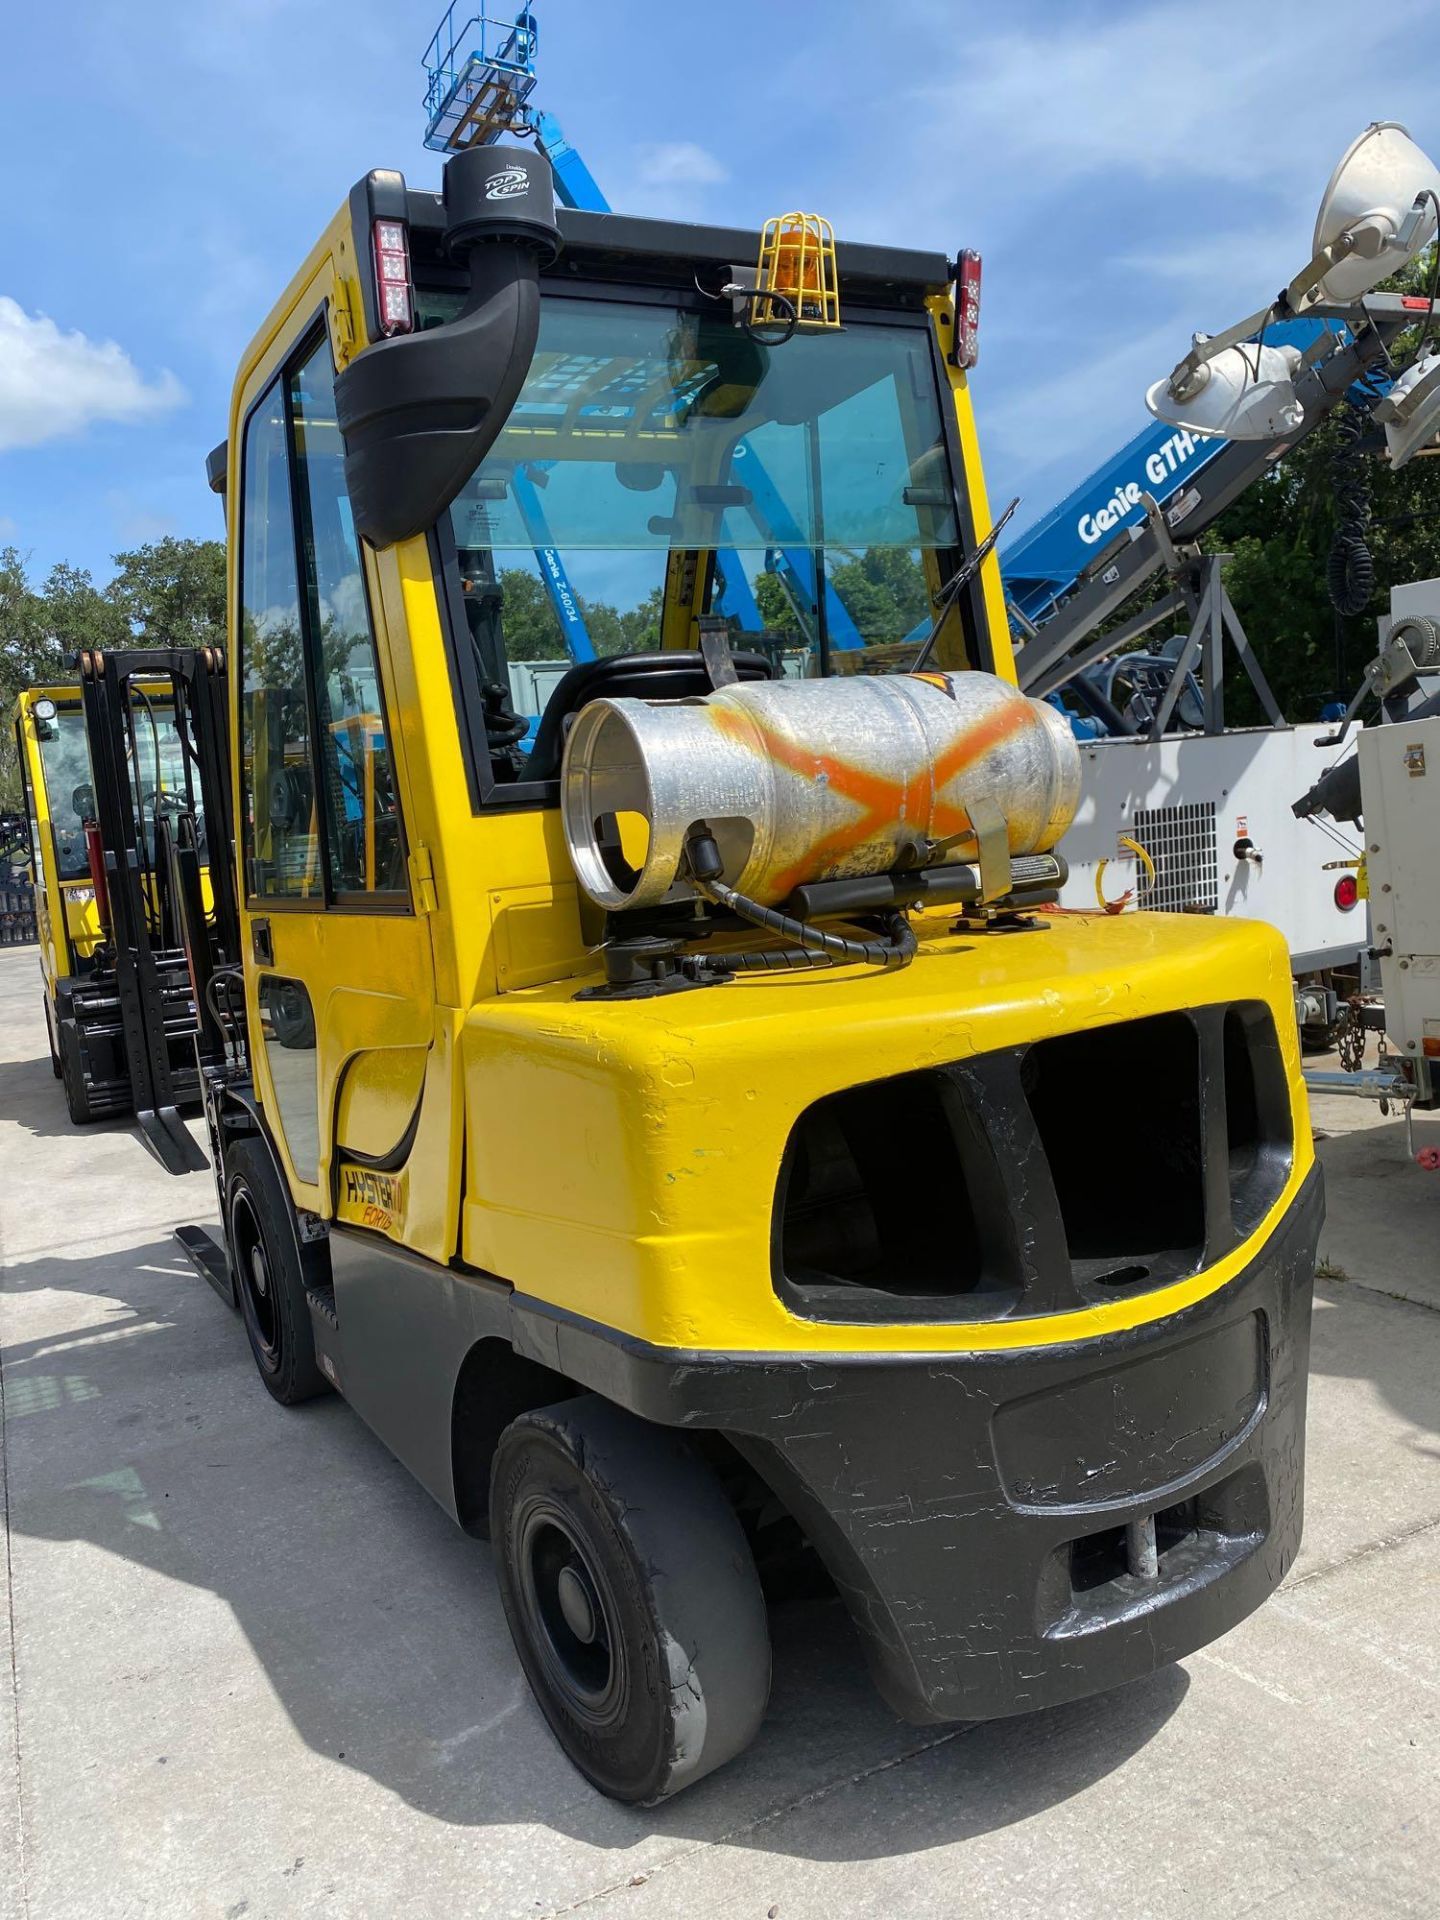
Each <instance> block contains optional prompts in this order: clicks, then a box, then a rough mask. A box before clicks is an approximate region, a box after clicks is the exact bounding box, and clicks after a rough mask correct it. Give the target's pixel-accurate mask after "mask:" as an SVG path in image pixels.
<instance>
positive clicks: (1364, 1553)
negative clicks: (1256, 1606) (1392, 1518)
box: [1277, 1513, 1440, 1599]
mask: <svg viewBox="0 0 1440 1920" xmlns="http://www.w3.org/2000/svg"><path fill="white" fill-rule="evenodd" d="M1437 1527H1440V1513H1436V1514H1432V1515H1431V1516H1430V1518H1429V1519H1428V1520H1416V1521H1413V1522H1412V1523H1411V1524H1410V1525H1409V1526H1408V1527H1400V1528H1398V1529H1397V1530H1396V1531H1395V1532H1394V1533H1383V1534H1381V1536H1380V1538H1379V1539H1378V1540H1367V1541H1366V1542H1365V1544H1364V1545H1363V1546H1359V1547H1352V1548H1351V1550H1350V1551H1349V1553H1342V1554H1341V1556H1340V1558H1339V1559H1338V1560H1331V1561H1329V1562H1328V1563H1327V1564H1326V1565H1325V1566H1323V1567H1312V1568H1311V1569H1310V1571H1309V1573H1302V1574H1300V1575H1299V1576H1298V1577H1297V1578H1296V1579H1294V1580H1287V1581H1286V1582H1285V1584H1284V1586H1282V1587H1281V1588H1280V1590H1279V1593H1278V1595H1277V1598H1281V1599H1283V1598H1284V1596H1285V1595H1286V1594H1287V1593H1295V1592H1297V1591H1298V1590H1299V1589H1300V1588H1301V1587H1308V1586H1309V1585H1310V1584H1311V1583H1312V1581H1315V1580H1328V1579H1329V1578H1330V1576H1331V1575H1332V1574H1335V1573H1344V1571H1345V1570H1346V1568H1347V1567H1354V1566H1358V1565H1359V1564H1360V1562H1361V1561H1362V1560H1368V1559H1369V1558H1370V1556H1371V1555H1372V1554H1375V1553H1394V1552H1396V1551H1397V1549H1399V1548H1400V1547H1404V1546H1408V1545H1409V1544H1410V1542H1411V1541H1412V1540H1418V1539H1419V1538H1421V1536H1422V1535H1424V1534H1427V1533H1434V1532H1435V1530H1436V1528H1437Z"/></svg>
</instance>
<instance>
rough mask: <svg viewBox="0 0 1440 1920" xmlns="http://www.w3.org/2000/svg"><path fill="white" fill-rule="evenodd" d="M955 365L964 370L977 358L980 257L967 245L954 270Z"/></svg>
mask: <svg viewBox="0 0 1440 1920" xmlns="http://www.w3.org/2000/svg"><path fill="white" fill-rule="evenodd" d="M952 358H953V359H954V362H955V365H956V366H957V367H963V368H964V369H965V370H966V371H967V372H968V371H969V369H970V368H971V367H973V366H974V365H975V362H976V361H977V360H978V359H979V358H980V256H979V254H978V253H975V252H972V250H971V249H970V248H969V247H966V248H965V249H964V251H963V252H962V253H961V255H960V258H959V261H958V263H957V265H956V271H955V351H954V354H953V355H952Z"/></svg>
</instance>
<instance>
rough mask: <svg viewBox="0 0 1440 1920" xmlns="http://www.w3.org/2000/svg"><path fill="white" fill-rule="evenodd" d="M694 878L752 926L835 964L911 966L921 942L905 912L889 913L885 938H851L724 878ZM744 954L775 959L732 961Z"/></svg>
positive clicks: (771, 962)
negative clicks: (763, 902)
mask: <svg viewBox="0 0 1440 1920" xmlns="http://www.w3.org/2000/svg"><path fill="white" fill-rule="evenodd" d="M693 878H694V881H695V885H696V886H697V887H699V889H700V891H701V892H702V893H703V894H704V895H705V896H706V898H707V899H710V900H713V901H714V902H715V904H716V905H717V906H721V907H728V908H729V910H730V912H731V913H734V914H738V915H739V917H740V918H741V919H742V920H748V921H749V922H750V924H751V925H752V926H756V927H763V928H764V930H765V931H766V933H778V934H779V935H780V936H781V937H782V938H783V939H785V940H790V941H793V942H794V943H795V945H796V946H797V947H799V948H801V949H802V950H803V951H804V952H805V953H806V954H807V955H820V954H823V955H826V956H827V957H828V959H829V962H830V964H832V965H833V964H835V963H837V962H838V963H839V964H841V965H858V966H866V967H882V968H884V969H886V970H887V971H889V970H893V969H894V968H897V967H908V966H909V964H910V962H911V961H912V960H913V959H914V958H915V953H916V949H917V946H918V944H919V943H918V942H917V940H916V938H915V933H914V929H913V928H912V927H911V925H910V923H909V921H908V920H906V919H905V917H904V915H903V914H899V913H894V914H887V915H886V916H885V923H886V927H887V934H886V937H885V938H884V939H880V940H851V939H848V938H847V937H846V936H845V935H844V934H841V933H827V932H826V931H825V929H824V928H823V927H814V926H811V925H810V923H809V921H807V920H796V919H794V918H793V917H792V916H791V915H790V914H788V913H780V912H778V911H777V910H776V909H775V908H774V907H762V906H761V904H760V902H759V901H758V900H749V899H747V898H746V896H745V895H744V894H743V893H737V892H736V891H735V889H734V888H733V887H727V886H726V884H725V882H724V881H723V880H712V879H702V878H701V877H700V876H699V875H698V874H696V875H694V876H693ZM744 957H748V958H750V959H752V960H754V959H763V960H764V964H765V966H766V967H767V968H769V967H771V966H773V965H774V960H773V959H772V958H770V957H768V956H761V955H750V956H741V955H731V956H730V958H731V959H732V960H739V959H741V958H744ZM777 957H778V956H777ZM708 964H714V963H713V962H711V963H708ZM720 964H721V965H722V966H723V965H724V961H723V960H721V961H720ZM807 964H809V965H811V966H813V965H814V964H815V961H814V960H813V959H812V960H809V961H808V962H807Z"/></svg>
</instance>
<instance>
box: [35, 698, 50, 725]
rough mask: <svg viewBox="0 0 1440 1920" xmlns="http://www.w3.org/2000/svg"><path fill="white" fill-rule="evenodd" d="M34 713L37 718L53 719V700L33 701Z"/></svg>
mask: <svg viewBox="0 0 1440 1920" xmlns="http://www.w3.org/2000/svg"><path fill="white" fill-rule="evenodd" d="M34 713H35V718H36V719H37V720H53V719H54V718H55V702H54V701H53V700H37V701H36V702H35V707H34Z"/></svg>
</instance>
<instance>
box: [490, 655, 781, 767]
mask: <svg viewBox="0 0 1440 1920" xmlns="http://www.w3.org/2000/svg"><path fill="white" fill-rule="evenodd" d="M731 658H732V659H733V660H734V663H735V671H736V673H737V674H738V675H739V676H740V678H741V679H742V680H773V679H774V677H775V673H774V669H773V668H772V666H771V664H770V662H769V661H768V660H767V659H766V658H765V656H764V654H763V653H737V654H733V655H732V656H731ZM714 691H715V684H714V682H713V681H712V680H711V678H710V673H709V669H708V668H707V667H706V665H705V659H704V656H703V655H702V654H701V653H700V652H699V651H698V650H696V651H694V652H678V651H677V652H674V653H614V654H609V655H607V657H606V658H605V659H603V660H580V661H577V662H576V664H575V665H574V666H573V667H571V668H570V670H569V671H568V672H567V673H565V674H564V675H562V676H561V678H560V679H559V680H558V681H556V683H555V691H554V692H553V693H552V694H551V695H550V700H549V703H548V705H547V706H546V708H545V713H544V717H543V718H542V719H541V722H540V726H539V730H538V731H537V733H536V735H535V745H534V746H533V747H532V748H531V749H530V758H529V760H528V761H527V762H526V763H525V772H524V776H523V777H524V778H525V779H526V780H558V779H559V777H560V761H561V759H562V757H563V755H564V752H565V735H566V733H567V731H568V730H569V723H570V721H571V720H573V719H574V717H575V715H576V714H577V713H578V712H579V711H580V709H581V707H583V706H585V705H587V704H588V703H589V702H590V701H591V700H624V699H631V700H698V699H701V698H703V696H704V695H705V694H707V693H713V692H714Z"/></svg>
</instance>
